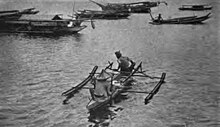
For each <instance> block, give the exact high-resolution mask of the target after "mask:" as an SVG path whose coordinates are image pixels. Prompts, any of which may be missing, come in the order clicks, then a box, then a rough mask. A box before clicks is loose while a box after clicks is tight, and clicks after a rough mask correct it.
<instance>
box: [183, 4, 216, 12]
mask: <svg viewBox="0 0 220 127" xmlns="http://www.w3.org/2000/svg"><path fill="white" fill-rule="evenodd" d="M211 9H212V6H211V5H208V4H202V5H182V6H181V7H180V8H179V10H193V11H203V10H211Z"/></svg>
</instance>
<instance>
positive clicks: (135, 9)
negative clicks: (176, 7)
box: [90, 0, 167, 13]
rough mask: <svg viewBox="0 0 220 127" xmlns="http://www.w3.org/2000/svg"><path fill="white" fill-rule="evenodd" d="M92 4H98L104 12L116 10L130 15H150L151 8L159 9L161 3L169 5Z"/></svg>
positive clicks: (144, 2) (145, 3)
mask: <svg viewBox="0 0 220 127" xmlns="http://www.w3.org/2000/svg"><path fill="white" fill-rule="evenodd" d="M90 1H91V2H93V3H95V4H97V5H98V6H99V7H101V8H102V10H115V11H118V12H129V13H149V12H150V8H152V7H157V6H158V5H159V4H160V3H164V4H166V5H167V3H166V2H165V1H157V2H150V1H143V2H133V3H107V4H101V3H98V2H95V1H92V0H90Z"/></svg>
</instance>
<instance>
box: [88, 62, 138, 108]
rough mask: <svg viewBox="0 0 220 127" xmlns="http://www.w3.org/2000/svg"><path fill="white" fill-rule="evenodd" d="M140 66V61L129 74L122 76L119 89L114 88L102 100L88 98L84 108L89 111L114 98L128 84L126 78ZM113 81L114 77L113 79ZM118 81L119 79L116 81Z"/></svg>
mask: <svg viewBox="0 0 220 127" xmlns="http://www.w3.org/2000/svg"><path fill="white" fill-rule="evenodd" d="M140 68H141V63H140V64H139V65H138V66H137V67H136V68H135V69H134V71H133V72H132V73H131V74H129V75H128V76H126V77H123V78H124V79H123V80H122V82H121V83H120V86H122V88H121V89H115V90H114V92H112V95H111V96H109V97H108V98H106V99H104V100H102V101H97V100H90V102H89V103H88V104H87V106H86V108H87V109H88V110H89V111H95V110H96V109H98V108H100V107H102V106H104V105H106V104H109V103H110V102H111V101H112V99H114V98H115V97H116V96H117V95H118V94H120V93H121V92H122V91H123V90H124V89H125V88H126V85H128V80H129V79H130V78H131V77H132V75H133V74H135V73H136V72H137V71H138V70H139V69H140ZM113 81H114V79H113ZM118 82H119V81H118Z"/></svg>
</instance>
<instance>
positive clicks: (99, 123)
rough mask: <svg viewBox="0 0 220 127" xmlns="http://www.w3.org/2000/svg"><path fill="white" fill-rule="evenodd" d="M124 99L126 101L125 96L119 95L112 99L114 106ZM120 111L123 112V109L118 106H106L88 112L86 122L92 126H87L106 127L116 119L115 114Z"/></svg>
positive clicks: (126, 97)
mask: <svg viewBox="0 0 220 127" xmlns="http://www.w3.org/2000/svg"><path fill="white" fill-rule="evenodd" d="M125 99H128V96H127V94H119V95H118V96H117V97H116V99H114V104H117V103H120V102H121V101H123V100H125ZM121 110H123V108H122V107H120V106H116V105H112V106H110V105H108V106H105V107H102V108H99V109H97V110H96V111H91V112H89V116H88V121H89V122H91V123H93V125H89V127H108V126H109V125H110V122H111V120H113V119H114V118H116V115H117V113H118V112H120V111H121Z"/></svg>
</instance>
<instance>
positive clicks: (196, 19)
mask: <svg viewBox="0 0 220 127" xmlns="http://www.w3.org/2000/svg"><path fill="white" fill-rule="evenodd" d="M150 15H151V14H150ZM210 15H211V13H208V14H207V15H204V16H188V17H178V18H171V19H160V20H158V19H155V18H153V17H152V15H151V17H152V21H151V22H150V23H151V24H154V25H160V24H199V23H202V22H203V21H205V20H207V19H209V18H210Z"/></svg>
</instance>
